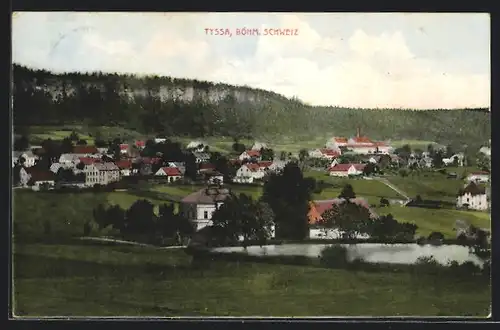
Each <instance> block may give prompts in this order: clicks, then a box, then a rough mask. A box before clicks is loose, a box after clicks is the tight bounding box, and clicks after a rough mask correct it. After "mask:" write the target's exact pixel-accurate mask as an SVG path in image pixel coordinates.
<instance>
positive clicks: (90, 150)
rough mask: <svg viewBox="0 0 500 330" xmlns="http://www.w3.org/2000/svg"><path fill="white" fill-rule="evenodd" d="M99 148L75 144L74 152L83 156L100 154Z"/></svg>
mask: <svg viewBox="0 0 500 330" xmlns="http://www.w3.org/2000/svg"><path fill="white" fill-rule="evenodd" d="M98 153H99V150H97V148H96V147H95V146H74V147H73V154H76V155H78V156H81V157H85V156H88V155H95V154H98Z"/></svg>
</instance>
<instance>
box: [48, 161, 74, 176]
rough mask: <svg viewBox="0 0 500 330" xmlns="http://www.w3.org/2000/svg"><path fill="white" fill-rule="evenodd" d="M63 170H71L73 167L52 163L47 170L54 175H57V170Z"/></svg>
mask: <svg viewBox="0 0 500 330" xmlns="http://www.w3.org/2000/svg"><path fill="white" fill-rule="evenodd" d="M61 168H63V169H70V168H71V169H73V168H74V166H73V165H72V164H71V165H69V164H61V163H52V165H50V168H49V170H50V171H51V172H52V173H54V174H57V172H59V170H60V169H61Z"/></svg>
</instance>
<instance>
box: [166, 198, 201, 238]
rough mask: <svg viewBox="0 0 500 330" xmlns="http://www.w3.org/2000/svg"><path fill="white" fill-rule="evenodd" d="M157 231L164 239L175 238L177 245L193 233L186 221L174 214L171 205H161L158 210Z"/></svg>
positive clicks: (179, 215)
mask: <svg viewBox="0 0 500 330" xmlns="http://www.w3.org/2000/svg"><path fill="white" fill-rule="evenodd" d="M158 231H159V233H160V234H161V235H162V236H163V237H165V238H176V239H177V243H181V241H182V239H183V238H185V237H188V236H189V235H191V234H192V233H193V232H194V227H193V225H192V224H191V222H189V220H188V219H186V218H185V217H183V216H182V215H181V214H178V213H177V214H176V213H175V212H174V206H173V204H170V205H168V204H163V205H162V206H160V209H159V216H158Z"/></svg>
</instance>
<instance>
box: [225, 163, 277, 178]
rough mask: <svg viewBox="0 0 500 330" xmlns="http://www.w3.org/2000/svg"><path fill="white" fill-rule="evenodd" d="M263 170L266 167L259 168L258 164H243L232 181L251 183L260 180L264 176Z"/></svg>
mask: <svg viewBox="0 0 500 330" xmlns="http://www.w3.org/2000/svg"><path fill="white" fill-rule="evenodd" d="M269 165H271V164H269ZM265 168H266V167H264V166H261V165H260V164H253V163H247V164H243V165H241V167H240V168H239V169H238V170H237V171H236V176H235V177H234V179H233V181H234V182H237V183H252V182H253V181H254V180H259V179H262V178H263V177H264V176H265V175H266V170H265Z"/></svg>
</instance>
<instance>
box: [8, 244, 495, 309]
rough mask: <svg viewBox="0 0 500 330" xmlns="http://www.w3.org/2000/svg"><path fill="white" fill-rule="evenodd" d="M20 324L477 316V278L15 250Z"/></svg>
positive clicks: (129, 250)
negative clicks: (47, 319) (43, 319)
mask: <svg viewBox="0 0 500 330" xmlns="http://www.w3.org/2000/svg"><path fill="white" fill-rule="evenodd" d="M13 262H14V283H13V292H14V299H13V311H14V315H16V316H25V317H37V316H160V317H173V316H281V317H286V316H294V317H300V316H477V317H486V316H487V315H488V313H489V306H490V287H489V284H488V283H487V282H485V281H484V279H483V278H475V277H470V278H468V277H467V278H463V277H462V278H460V279H458V278H455V277H446V278H442V277H439V276H435V275H434V276H433V275H426V274H419V275H418V276H417V275H415V274H411V273H408V274H407V273H390V272H389V273H388V272H367V271H362V270H359V271H353V270H342V269H324V268H318V267H312V266H292V265H279V264H265V263H252V262H224V261H214V262H211V263H210V264H209V265H205V266H203V267H200V266H197V265H196V264H193V263H192V261H191V257H190V256H188V255H187V254H186V253H185V252H184V251H182V250H158V249H154V248H145V247H142V248H137V247H123V246H107V245H97V246H92V245H77V244H76V243H75V244H73V245H63V244H61V245H46V244H29V245H18V246H15V248H14V258H13Z"/></svg>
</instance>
